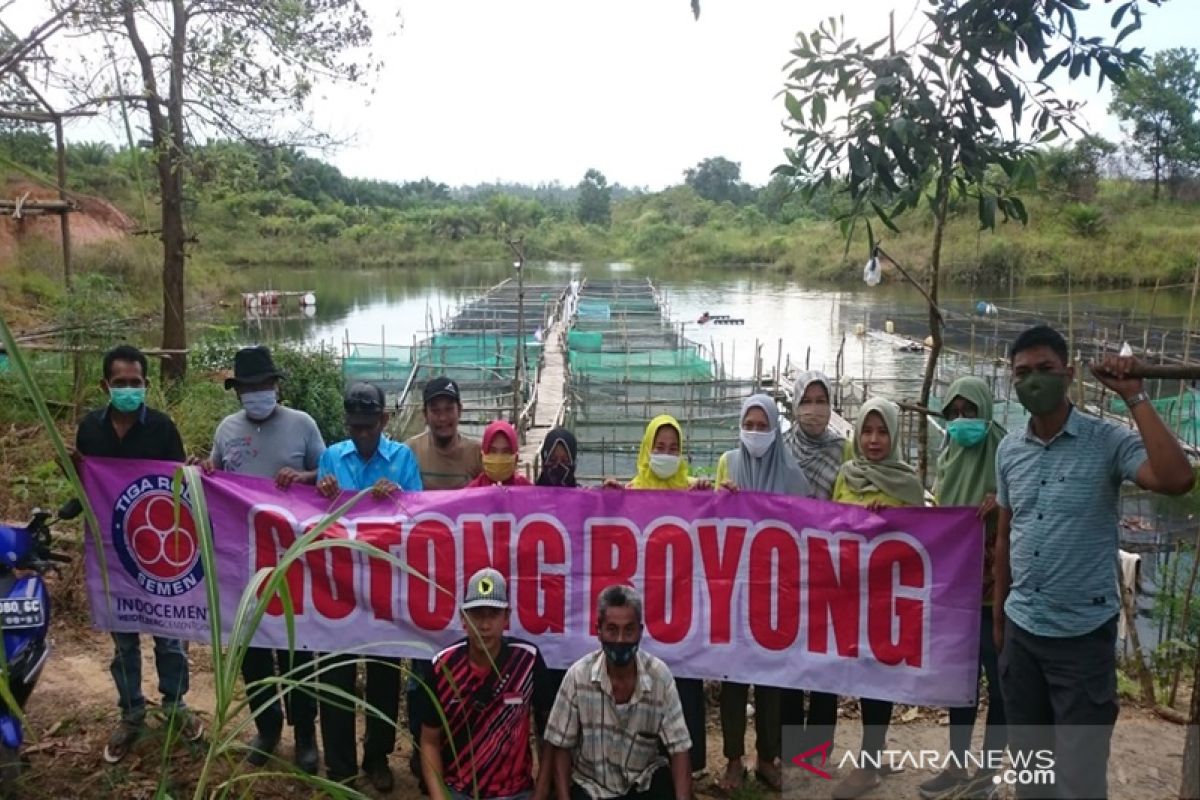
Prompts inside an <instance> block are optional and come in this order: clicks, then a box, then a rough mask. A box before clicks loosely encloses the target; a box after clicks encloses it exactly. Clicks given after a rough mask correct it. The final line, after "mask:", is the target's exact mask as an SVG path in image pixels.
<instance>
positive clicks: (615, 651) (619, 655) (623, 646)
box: [600, 642, 638, 667]
mask: <svg viewBox="0 0 1200 800" xmlns="http://www.w3.org/2000/svg"><path fill="white" fill-rule="evenodd" d="M600 645H601V647H603V648H604V656H605V658H607V659H608V660H609V661H610V662H612V665H613V666H615V667H623V666H625V665H627V664H629V663H630V662H631V661H633V658H634V656H636V655H637V651H638V643H637V642H601V643H600Z"/></svg>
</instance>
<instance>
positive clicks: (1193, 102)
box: [1109, 47, 1200, 201]
mask: <svg viewBox="0 0 1200 800" xmlns="http://www.w3.org/2000/svg"><path fill="white" fill-rule="evenodd" d="M1198 101H1200V69H1198V68H1197V56H1196V51H1195V50H1189V49H1186V48H1183V47H1177V48H1174V49H1171V50H1164V51H1162V52H1161V53H1155V54H1154V62H1153V63H1152V64H1151V65H1150V66H1148V67H1144V68H1137V69H1133V70H1130V72H1129V75H1128V78H1127V80H1126V81H1125V84H1124V85H1123V86H1118V87H1117V88H1116V90H1115V91H1114V92H1113V101H1112V104H1111V105H1110V106H1109V110H1110V111H1111V112H1112V113H1114V114H1116V115H1117V116H1118V117H1120V118H1121V120H1122V121H1124V122H1126V123H1129V126H1130V129H1129V131H1128V133H1129V136H1130V138H1131V140H1132V141H1131V143H1130V149H1131V150H1132V151H1133V153H1134V154H1135V155H1136V156H1137V157H1138V158H1139V159H1140V160H1141V161H1142V163H1144V164H1146V165H1147V166H1148V167H1149V168H1150V171H1151V172H1152V173H1153V175H1154V199H1155V201H1157V200H1158V197H1159V188H1160V186H1161V185H1162V183H1163V182H1164V181H1168V186H1169V187H1170V188H1171V190H1172V192H1173V191H1174V189H1175V187H1176V186H1177V185H1178V181H1179V179H1180V178H1182V177H1183V176H1184V174H1185V172H1186V170H1187V169H1188V168H1190V167H1191V166H1193V165H1195V164H1196V163H1198V162H1200V121H1197V119H1196V113H1197V103H1198Z"/></svg>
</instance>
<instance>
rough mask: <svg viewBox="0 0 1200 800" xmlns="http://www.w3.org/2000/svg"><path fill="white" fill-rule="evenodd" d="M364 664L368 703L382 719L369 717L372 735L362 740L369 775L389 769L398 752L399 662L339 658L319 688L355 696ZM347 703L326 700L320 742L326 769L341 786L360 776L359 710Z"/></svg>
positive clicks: (369, 714)
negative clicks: (379, 768)
mask: <svg viewBox="0 0 1200 800" xmlns="http://www.w3.org/2000/svg"><path fill="white" fill-rule="evenodd" d="M360 661H366V672H367V680H366V685H365V686H364V690H363V700H364V702H365V703H366V705H368V706H372V707H374V708H375V709H376V710H377V711H379V712H380V713H382V714H383V715H384V716H385V717H387V719H386V720H383V719H380V718H379V717H378V716H376V715H375V713H374V712H372V711H367V712H365V713H366V716H367V724H366V728H367V735H366V738H365V739H364V740H363V757H362V766H363V769H366V768H368V767H370V766H373V765H375V764H380V763H387V758H388V755H389V754H391V752H392V750H394V749H396V725H397V719H398V718H399V716H400V679H401V673H400V659H398V658H385V657H380V656H364V657H356V656H352V655H342V656H338V657H337V666H335V667H332V668H330V669H327V670H325V671H324V672H322V673H321V676H320V682H321V683H322V684H326V685H328V686H331V687H334V688H336V689H340V690H341V691H342V692H345V693H347V694H351V695H353V694H354V688H355V687H354V684H355V679H356V678H357V676H358V665H359V663H360ZM347 704H348V701H347V700H346V699H345V698H343V697H339V696H334V695H323V696H322V698H321V740H322V743H323V744H324V746H325V767H326V769H327V770H328V772H329V778H330V780H335V781H340V780H344V779H346V778H353V777H354V776H355V775H357V774H358V766H359V762H358V747H357V738H356V737H355V734H354V718H355V710H354V709H353V708H346V707H345V706H346V705H347Z"/></svg>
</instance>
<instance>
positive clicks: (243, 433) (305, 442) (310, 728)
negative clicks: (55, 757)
mask: <svg viewBox="0 0 1200 800" xmlns="http://www.w3.org/2000/svg"><path fill="white" fill-rule="evenodd" d="M283 377H284V374H283V373H282V372H280V371H279V369H278V368H276V366H275V362H274V361H273V360H272V358H271V351H270V350H268V349H267V348H266V347H263V346H261V345H260V346H258V347H247V348H244V349H242V350H239V351H238V352H237V355H235V356H234V359H233V377H232V378H229V379H227V380H226V381H225V388H226V389H233V390H234V391H236V392H237V396H238V400H239V401H240V402H241V404H242V410H241V411H239V412H237V413H236V414H230V415H229V416H228V417H226V418H225V419H223V420H221V424H220V425H218V426H217V432H216V435H215V436H214V437H213V448H212V455H211V456H209V459H208V461H206V462H204V463H203V465H202V466H203V467H204V470H205V471H206V472H211V471H212V470H214V469H219V470H223V471H225V472H234V473H237V474H239V475H254V476H257V477H260V478H273V479H274V480H275V485H276V486H278V487H279V488H280V489H284V490H286V489H287V488H288V487H289V486H291V485H292V484H293V483H306V484H310V485H311V484H315V483H316V481H317V465H318V463H319V462H320V460H321V454H322V453H324V452H325V442H324V440H323V439H322V438H321V432H320V430H318V428H317V423H316V422H315V421H314V420H313V418H312V417H310V416H309V415H308V414H306V413H304V412H303V411H298V410H296V409H293V408H288V407H286V406H282V405H279V381H280V380H281V379H282V378H283ZM311 661H312V653H309V652H304V651H295V652H294V653H289V652H288V651H286V650H270V649H266V648H261V647H251V648H249V649H248V650H247V651H246V657H245V659H244V660H243V661H242V678H243V679H244V680H245V681H246V684H247V685H251V684H254V683H255V682H259V681H264V680H267V679H270V678H271V677H273V676H275V675H276V674H279V675H287V674H288V673H289V672H292V670H299V672H292V674H291V675H290V676H289V677H293V678H296V679H297V680H300V679H302V678H303V677H304V672H303V670H304V668H305V667H306V666H307V665H308V664H310V663H311ZM249 695H250V705H251V710H252V711H253V712H258V710H259V709H260V708H261V709H262V711H261V712H260V713H258V715H257V716H256V717H255V719H254V723H255V725H256V727H257V728H258V734H257V735H256V736H255V737H254V739H253V740H252V741H251V742H250V751H249V754H248V755H247V756H246V761H247V762H249V763H250V764H251V765H253V766H256V767H261V766H263V765H265V764H266V763H267V759H268V758H269V757H270V756H271V754H272V753H274V752H275V748H276V747H277V746H278V744H279V738H280V736H281V735H282V733H283V720H284V715H283V711H282V710H281V709H280V706H279V702H278V701H277V700H276V699H275V698H276V689H275V687H274V686H262V685H261V684H260V685H259V686H258V687H257V688H252V689H251V690H250V691H249ZM284 702H285V703H286V705H287V716H288V720H289V721H290V722H291V724H292V728H293V731H294V734H295V749H294V751H293V759H294V761H295V763H296V766H297V767H299V768H300V769H301V770H303V771H304V772H307V773H309V774H315V773H316V771H317V769H318V767H319V765H320V763H319V762H320V755H319V754H318V752H317V741H316V721H317V703H316V700H315V699H314V698H313V696H312V695H311V694H308V693H306V692H300V691H285V692H284Z"/></svg>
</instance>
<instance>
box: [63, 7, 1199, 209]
mask: <svg viewBox="0 0 1200 800" xmlns="http://www.w3.org/2000/svg"><path fill="white" fill-rule="evenodd" d="M365 4H366V6H367V7H368V8H369V9H370V11H371V13H372V16H373V17H374V18H376V20H377V21H378V24H377V26H376V27H377V28H379V29H381V30H386V29H388V28H389V27H390V28H392V29H393V35H389V36H383V37H380V38H379V39H378V40H377V44H378V47H379V51H380V52H379V54H380V55H381V56H382V57H383V59H384V60H385V63H386V66H385V69H384V71H383V73H382V75H380V77H379V79H378V81H377V82H375V84H374V92H373V93H368V92H367V91H365V90H347V89H345V88H344V87H338V88H337V89H336V90H333V91H324V92H322V93H321V95H320V96H318V97H316V98H314V101H313V110H314V112H315V115H316V118H317V120H318V122H319V124H321V126H322V127H324V128H325V129H327V130H330V131H332V132H334V133H336V134H338V135H340V136H348V137H352V141H351V143H350V144H348V145H346V146H345V147H343V148H341V149H340V150H339V151H337V152H335V153H333V154H332V156H331V159H332V161H333V162H334V163H335V164H336V165H337V166H338V167H340V168H341V169H342V171H343V172H345V173H346V174H348V175H353V176H359V177H369V178H380V179H389V180H409V179H417V178H421V177H425V176H429V177H431V178H434V179H435V180H439V181H443V182H446V183H449V184H452V185H458V184H473V183H479V182H484V181H491V180H497V179H499V180H506V181H520V182H524V183H537V182H541V181H553V180H558V181H561V182H563V183H566V184H573V183H576V182H578V180H579V179H580V178H581V177H582V176H583V173H584V171H585V170H587V169H588V168H589V167H596V168H598V169H600V170H601V171H602V172H604V174H605V175H606V176H608V179H609V180H610V181H619V182H621V183H623V184H626V185H645V186H649V187H651V188H655V189H656V188H660V187H662V186H665V185H669V184H672V183H677V182H678V181H679V179H680V175H681V173H682V171H683V170H684V169H685V168H687V167H689V166H691V165H693V164H695V163H696V162H697V161H699V160H700V159H702V158H705V157H707V156H716V155H721V156H725V157H727V158H730V159H732V160H734V161H738V162H740V163H741V165H742V174H743V177H744V178H745V179H747V180H749V181H751V182H753V183H763V182H765V181H766V180H767V179H768V178H769V173H770V171H771V169H772V168H773V167H774V166H775V165H776V164H778V163H779V162H780V160H781V149H782V148H783V147H784V146H785V145H786V143H787V140H786V138H785V136H784V134H783V132H782V131H781V129H780V122H781V120H782V117H783V106H782V102H781V101H780V100H779V99H778V98H776V97H775V95H776V93H777V92H778V91H779V90H780V88H782V85H783V75H782V71H781V68H782V66H783V64H784V62H785V61H786V60H787V59H788V58H789V55H788V50H789V49H790V48H791V46H792V42H793V38H794V36H795V34H796V32H797V31H800V30H804V31H808V30H811V29H813V28H814V27H815V26H816V24H817V23H818V22H819V21H820V19H821V18H823V17H824V16H826V15H828V14H829V13H831V12H834V11H836V12H837V13H840V14H842V15H844V16H845V20H846V25H847V27H848V28H850V29H851V30H852V31H853V32H854V33H855V34H856V35H861V36H862V37H863V38H868V37H872V36H874V37H878V36H879V35H881V33H883V32H885V31H886V29H887V16H888V11H890V10H893V9H894V10H895V13H896V25H897V28H898V29H903V28H904V26H905V25H906V23H907V24H908V26H909V27H908V29H907V30H904V31H902V35H901V36H899V37H898V39H899V40H900V41H903V40H904V35H903V34H911V33H914V32H915V30H916V28H917V26H919V25H920V24H921V17H920V16H919V12H918V14H917V15H914V11H916V10H917V9H919V8H923V7H924V6H925V5H926V4H927V3H926V1H925V0H842V2H840V3H838V2H835V3H821V2H806V1H805V0H703V2H702V6H703V8H702V13H701V15H700V19H699V21H694V20H693V19H692V15H691V11H690V8H689V3H688V0H604V2H597V1H596V0H591V1H590V2H581V1H580V0H505V1H503V2H502V1H500V0H403V1H402V2H400V3H397V2H396V0H365ZM1095 5H1097V6H1098V7H1099V10H1098V11H1097V12H1093V13H1094V14H1096V15H1099V16H1095V17H1093V19H1092V20H1091V22H1093V23H1099V27H1097V25H1095V24H1093V25H1092V26H1091V30H1092V31H1093V32H1097V33H1100V32H1103V30H1102V29H1104V30H1106V27H1105V26H1104V23H1105V22H1107V19H1108V16H1109V15H1110V14H1111V9H1112V6H1106V5H1103V4H1101V3H1099V2H1098V0H1097V1H1096V2H1095ZM397 8H399V9H400V18H401V20H402V22H403V27H402V28H400V29H399V30H395V29H396V28H397V27H398V26H397V20H396V18H395V14H396V9H397ZM1198 31H1200V1H1198V0H1172V2H1168V3H1167V4H1166V5H1165V6H1164V7H1163V8H1160V9H1153V8H1152V9H1150V10H1149V12H1148V13H1147V15H1146V20H1145V27H1144V29H1143V30H1142V31H1140V32H1139V33H1137V34H1135V35H1134V36H1133V37H1132V38H1131V39H1130V40H1127V41H1128V42H1130V43H1133V44H1136V45H1138V46H1142V47H1145V48H1146V49H1147V50H1148V51H1150V52H1153V51H1156V50H1161V49H1165V48H1168V47H1179V46H1193V45H1194V43H1195V41H1196V36H1197V32H1198ZM1066 91H1067V92H1068V93H1069V94H1070V95H1072V96H1076V97H1079V98H1081V99H1087V100H1088V101H1089V110H1088V112H1087V114H1086V117H1087V120H1088V121H1089V123H1090V124H1091V126H1092V128H1093V130H1094V131H1095V132H1097V133H1100V134H1102V135H1104V136H1107V137H1109V138H1116V137H1117V136H1119V128H1118V126H1117V124H1116V122H1115V120H1112V119H1111V118H1109V116H1108V114H1107V111H1106V106H1107V103H1108V89H1107V86H1106V87H1105V89H1104V91H1103V93H1102V94H1097V92H1096V88H1095V83H1094V81H1089V82H1087V83H1084V82H1080V83H1077V84H1074V85H1072V86H1070V87H1067V89H1066ZM95 125H96V123H91V124H88V125H87V127H77V128H76V129H75V130H73V131H72V132H71V134H70V135H73V136H77V137H78V138H97V137H98V136H99V135H103V134H104V131H103V130H98V129H96V128H95ZM109 138H112V139H114V141H120V140H121V137H120V136H119V135H115V134H109Z"/></svg>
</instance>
